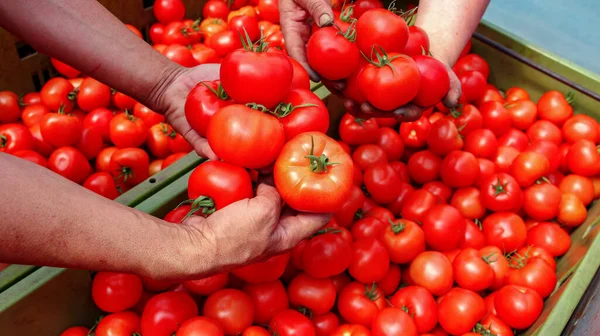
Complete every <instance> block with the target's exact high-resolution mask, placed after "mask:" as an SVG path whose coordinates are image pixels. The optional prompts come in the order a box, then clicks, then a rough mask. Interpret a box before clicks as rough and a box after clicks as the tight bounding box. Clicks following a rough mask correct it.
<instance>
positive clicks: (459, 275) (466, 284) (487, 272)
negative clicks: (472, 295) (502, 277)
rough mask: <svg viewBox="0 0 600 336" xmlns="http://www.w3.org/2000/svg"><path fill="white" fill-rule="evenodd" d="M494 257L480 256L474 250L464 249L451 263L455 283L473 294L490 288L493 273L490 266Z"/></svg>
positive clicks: (493, 276)
mask: <svg viewBox="0 0 600 336" xmlns="http://www.w3.org/2000/svg"><path fill="white" fill-rule="evenodd" d="M493 257H494V256H485V255H481V253H480V252H479V251H477V250H476V249H474V248H466V249H463V250H462V251H460V252H459V253H458V255H457V256H456V258H455V259H454V261H453V262H452V268H453V272H454V279H455V281H456V283H457V284H458V285H459V286H460V287H462V288H464V289H468V290H471V291H474V292H481V291H483V290H486V289H488V288H489V287H490V286H492V284H493V282H494V278H495V273H494V270H493V269H492V267H491V266H490V261H489V260H491V259H492V258H493Z"/></svg>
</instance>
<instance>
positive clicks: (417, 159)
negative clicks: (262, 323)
mask: <svg viewBox="0 0 600 336" xmlns="http://www.w3.org/2000/svg"><path fill="white" fill-rule="evenodd" d="M441 167H442V159H441V158H440V157H439V156H437V155H436V154H435V153H433V152H431V151H428V150H424V151H420V152H416V153H414V154H413V155H412V156H411V157H410V159H409V160H408V165H407V168H408V172H409V174H410V176H411V178H412V180H413V181H415V182H416V183H418V184H424V183H426V182H430V181H435V180H437V179H438V177H439V176H440V170H441Z"/></svg>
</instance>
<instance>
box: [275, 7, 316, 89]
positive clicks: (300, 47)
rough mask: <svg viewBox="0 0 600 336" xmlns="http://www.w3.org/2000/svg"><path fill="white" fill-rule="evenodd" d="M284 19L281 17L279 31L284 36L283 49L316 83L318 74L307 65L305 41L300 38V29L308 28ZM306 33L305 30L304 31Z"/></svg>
mask: <svg viewBox="0 0 600 336" xmlns="http://www.w3.org/2000/svg"><path fill="white" fill-rule="evenodd" d="M286 21H289V20H285V21H284V18H283V17H282V21H281V31H282V32H283V36H285V49H286V50H287V52H288V55H290V57H292V58H294V59H295V60H296V61H298V63H300V65H302V66H303V67H304V69H306V72H307V73H308V77H310V80H312V81H313V82H315V83H317V82H319V81H320V80H321V78H320V77H319V75H318V74H317V73H316V72H315V71H314V70H313V69H312V68H311V67H310V65H308V59H307V58H306V41H304V39H303V38H302V34H303V32H302V31H301V30H302V29H308V27H302V26H303V25H304V24H303V23H300V22H294V21H289V22H287V23H285V22H286ZM304 33H307V32H304Z"/></svg>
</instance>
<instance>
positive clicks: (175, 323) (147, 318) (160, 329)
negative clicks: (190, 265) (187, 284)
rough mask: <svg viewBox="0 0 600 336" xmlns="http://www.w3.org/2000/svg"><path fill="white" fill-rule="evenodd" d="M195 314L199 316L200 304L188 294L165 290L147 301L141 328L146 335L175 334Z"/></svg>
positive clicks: (164, 335) (161, 335)
mask: <svg viewBox="0 0 600 336" xmlns="http://www.w3.org/2000/svg"><path fill="white" fill-rule="evenodd" d="M195 316H198V306H197V305H196V302H195V301H194V299H192V298H191V297H190V296H189V295H188V294H186V293H184V292H165V293H162V294H158V295H156V296H154V297H152V298H151V299H150V300H149V301H148V302H147V303H146V306H145V307H144V312H143V313H142V320H141V329H140V330H141V332H142V334H143V335H144V336H146V335H148V336H167V335H173V333H174V332H175V331H177V329H179V327H180V326H181V324H182V323H184V321H187V320H188V319H191V318H192V317H195Z"/></svg>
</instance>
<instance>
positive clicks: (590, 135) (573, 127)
mask: <svg viewBox="0 0 600 336" xmlns="http://www.w3.org/2000/svg"><path fill="white" fill-rule="evenodd" d="M598 135H599V129H598V122H597V121H596V120H595V119H594V118H592V117H590V116H587V115H585V114H578V115H575V116H573V117H571V118H569V119H567V121H566V122H565V123H564V124H563V126H562V136H563V137H564V138H565V141H566V142H568V143H570V144H572V143H574V142H575V141H577V140H580V139H587V140H590V141H592V142H597V140H598Z"/></svg>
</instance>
